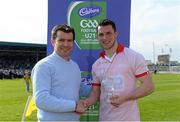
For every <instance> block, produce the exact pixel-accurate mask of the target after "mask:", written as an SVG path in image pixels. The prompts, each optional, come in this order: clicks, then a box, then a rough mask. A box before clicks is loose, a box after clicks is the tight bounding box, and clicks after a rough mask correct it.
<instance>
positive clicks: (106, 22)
mask: <svg viewBox="0 0 180 122" xmlns="http://www.w3.org/2000/svg"><path fill="white" fill-rule="evenodd" d="M107 25H111V26H112V28H113V30H114V32H116V25H115V23H114V22H113V21H112V20H109V19H103V20H101V21H100V23H99V24H98V26H97V29H96V30H97V31H98V27H99V26H107Z"/></svg>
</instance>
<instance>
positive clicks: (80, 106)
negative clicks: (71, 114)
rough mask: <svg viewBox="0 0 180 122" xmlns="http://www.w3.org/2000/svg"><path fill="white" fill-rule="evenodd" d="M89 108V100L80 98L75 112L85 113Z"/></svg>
mask: <svg viewBox="0 0 180 122" xmlns="http://www.w3.org/2000/svg"><path fill="white" fill-rule="evenodd" d="M87 108H88V101H87V100H79V101H78V102H77V104H76V109H75V112H76V113H78V114H84V113H85V111H86V109H87Z"/></svg>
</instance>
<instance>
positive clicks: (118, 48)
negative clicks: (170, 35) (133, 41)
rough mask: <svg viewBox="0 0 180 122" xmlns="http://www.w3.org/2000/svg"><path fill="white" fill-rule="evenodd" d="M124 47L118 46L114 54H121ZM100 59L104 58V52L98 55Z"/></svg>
mask: <svg viewBox="0 0 180 122" xmlns="http://www.w3.org/2000/svg"><path fill="white" fill-rule="evenodd" d="M123 50H124V46H123V45H122V44H119V45H118V47H117V49H116V54H118V53H120V52H123ZM99 55H100V57H102V58H105V51H102V52H101V53H100V54H99Z"/></svg>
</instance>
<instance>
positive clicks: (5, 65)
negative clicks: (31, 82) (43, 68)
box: [0, 57, 35, 79]
mask: <svg viewBox="0 0 180 122" xmlns="http://www.w3.org/2000/svg"><path fill="white" fill-rule="evenodd" d="M34 64H35V61H30V58H28V57H20V58H16V59H14V58H12V57H9V58H8V57H6V58H1V59H0V79H15V78H23V76H24V71H25V70H26V71H27V70H28V71H29V72H30V71H31V69H32V67H33V66H34Z"/></svg>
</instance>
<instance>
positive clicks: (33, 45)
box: [0, 41, 47, 47]
mask: <svg viewBox="0 0 180 122" xmlns="http://www.w3.org/2000/svg"><path fill="white" fill-rule="evenodd" d="M0 46H12V47H46V46H47V45H46V44H33V43H19V42H2V41H1V42H0Z"/></svg>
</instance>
